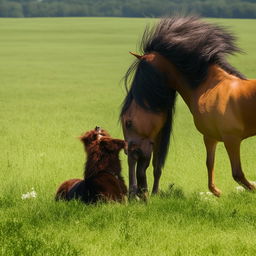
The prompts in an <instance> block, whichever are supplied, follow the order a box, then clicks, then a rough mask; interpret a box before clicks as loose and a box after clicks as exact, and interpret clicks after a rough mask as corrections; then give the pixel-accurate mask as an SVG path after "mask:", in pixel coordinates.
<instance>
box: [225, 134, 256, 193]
mask: <svg viewBox="0 0 256 256" xmlns="http://www.w3.org/2000/svg"><path fill="white" fill-rule="evenodd" d="M224 144H225V147H226V150H227V152H228V155H229V159H230V163H231V168H232V176H233V178H234V180H235V181H236V182H237V183H239V184H240V185H242V186H243V187H244V188H246V189H249V190H254V189H255V186H254V185H253V184H251V183H250V182H249V181H248V180H247V179H246V177H245V176H244V173H243V171H242V166H241V160H240V144H241V139H240V138H237V137H235V136H226V137H225V138H224Z"/></svg>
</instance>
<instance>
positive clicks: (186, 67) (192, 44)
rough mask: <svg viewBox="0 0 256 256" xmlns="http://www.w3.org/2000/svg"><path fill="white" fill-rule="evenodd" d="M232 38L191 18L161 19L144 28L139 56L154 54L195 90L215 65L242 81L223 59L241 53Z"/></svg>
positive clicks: (240, 75) (218, 29) (196, 18)
mask: <svg viewBox="0 0 256 256" xmlns="http://www.w3.org/2000/svg"><path fill="white" fill-rule="evenodd" d="M235 41H236V38H235V36H234V35H233V34H232V33H231V32H229V31H228V30H227V29H226V28H223V27H221V26H218V25H213V24H209V23H207V22H205V21H203V20H202V19H200V18H198V17H195V16H187V17H178V16H177V17H171V18H163V19H161V20H160V21H159V23H158V24H156V25H155V26H154V27H152V28H149V27H147V28H146V30H145V32H144V35H143V37H142V41H141V48H142V49H141V50H142V52H143V54H147V53H149V52H152V51H155V52H158V53H159V54H161V55H163V56H165V57H166V58H167V59H168V60H169V61H171V62H172V63H173V64H174V65H175V66H176V67H177V69H178V70H179V71H180V72H181V74H182V75H183V76H184V77H185V79H186V81H187V83H188V84H189V85H190V86H191V87H192V88H195V87H197V86H198V85H199V84H200V83H201V82H203V80H204V79H205V78H206V76H207V71H208V68H209V65H211V64H217V65H219V66H220V67H221V68H222V69H224V70H225V71H226V72H228V73H229V74H232V75H234V76H237V77H239V78H241V79H245V77H244V75H242V74H241V73H240V72H239V71H237V70H236V69H235V68H234V67H232V66H231V65H230V64H229V63H228V62H227V61H226V56H227V55H232V54H235V53H236V52H241V50H240V49H239V48H238V47H237V46H236V44H235Z"/></svg>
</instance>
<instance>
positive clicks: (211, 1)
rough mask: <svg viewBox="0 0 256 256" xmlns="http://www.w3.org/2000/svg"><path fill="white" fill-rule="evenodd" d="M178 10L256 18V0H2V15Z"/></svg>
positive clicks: (134, 14) (137, 13)
mask: <svg viewBox="0 0 256 256" xmlns="http://www.w3.org/2000/svg"><path fill="white" fill-rule="evenodd" d="M177 12H184V13H193V14H200V15H202V16H204V17H225V18H256V0H160V1H159V0H104V1H103V0H0V17H66V16H69V17H81V16H101V17H102V16H115V17H145V16H146V17H159V16H163V15H167V14H172V13H177Z"/></svg>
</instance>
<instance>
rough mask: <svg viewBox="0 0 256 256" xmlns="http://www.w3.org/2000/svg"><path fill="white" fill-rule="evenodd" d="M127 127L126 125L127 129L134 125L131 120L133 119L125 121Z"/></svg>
mask: <svg viewBox="0 0 256 256" xmlns="http://www.w3.org/2000/svg"><path fill="white" fill-rule="evenodd" d="M125 127H126V128H127V129H129V128H131V127H132V121H131V120H127V121H126V122H125Z"/></svg>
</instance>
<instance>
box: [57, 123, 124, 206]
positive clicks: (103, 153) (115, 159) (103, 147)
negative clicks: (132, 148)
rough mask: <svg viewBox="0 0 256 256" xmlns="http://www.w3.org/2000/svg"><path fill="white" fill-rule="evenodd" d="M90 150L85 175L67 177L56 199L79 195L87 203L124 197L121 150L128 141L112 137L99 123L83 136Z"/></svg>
mask: <svg viewBox="0 0 256 256" xmlns="http://www.w3.org/2000/svg"><path fill="white" fill-rule="evenodd" d="M80 140H81V141H82V143H83V145H84V149H85V152H86V153H87V161H86V164H85V170H84V179H71V180H67V181H65V182H64V183H62V184H61V185H60V187H59V188H58V190H57V193H56V196H55V199H56V200H68V201H69V200H72V199H80V200H81V201H83V202H85V203H95V202H97V201H104V202H106V201H118V202H122V201H124V200H125V198H126V195H127V188H126V185H125V183H124V179H123V177H122V176H121V164H120V160H119V152H120V150H121V149H123V148H125V142H124V141H123V140H120V139H113V138H111V137H110V135H109V134H108V132H107V131H105V130H101V129H100V128H98V127H96V128H95V129H94V130H91V131H89V132H86V133H85V134H84V135H83V136H81V137H80Z"/></svg>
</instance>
